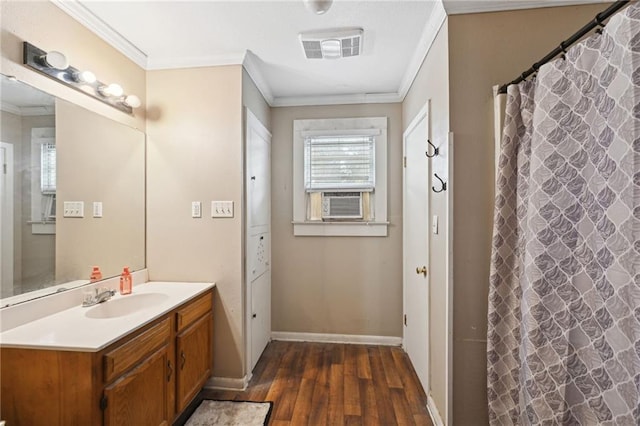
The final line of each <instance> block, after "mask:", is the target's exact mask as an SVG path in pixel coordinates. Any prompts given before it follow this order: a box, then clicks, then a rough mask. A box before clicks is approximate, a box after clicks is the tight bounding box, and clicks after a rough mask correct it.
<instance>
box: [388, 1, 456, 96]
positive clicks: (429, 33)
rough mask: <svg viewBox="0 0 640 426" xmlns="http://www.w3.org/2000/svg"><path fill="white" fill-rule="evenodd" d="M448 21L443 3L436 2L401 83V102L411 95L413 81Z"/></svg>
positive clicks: (399, 91)
mask: <svg viewBox="0 0 640 426" xmlns="http://www.w3.org/2000/svg"><path fill="white" fill-rule="evenodd" d="M446 20H447V13H446V11H445V9H444V6H443V5H442V3H441V2H436V3H435V4H434V6H433V11H432V13H431V15H430V16H429V21H427V24H426V25H425V26H424V30H423V31H422V34H421V35H420V41H418V46H417V48H416V51H415V52H414V54H413V57H412V58H411V61H410V62H409V65H408V66H407V71H406V72H405V73H404V77H403V78H402V81H401V82H400V87H399V89H398V93H399V94H400V96H401V101H403V100H404V98H405V96H407V93H409V89H410V88H411V85H412V84H413V81H414V80H415V79H416V76H417V75H418V72H420V68H421V67H422V63H423V62H424V59H425V58H426V57H427V54H428V53H429V50H431V46H432V45H433V42H434V41H435V40H436V37H437V36H438V32H439V31H440V28H441V27H442V25H443V24H444V22H445V21H446Z"/></svg>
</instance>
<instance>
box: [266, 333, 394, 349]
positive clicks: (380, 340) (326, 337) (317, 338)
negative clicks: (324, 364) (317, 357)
mask: <svg viewBox="0 0 640 426" xmlns="http://www.w3.org/2000/svg"><path fill="white" fill-rule="evenodd" d="M271 339H273V340H283V341H290V342H319V343H352V344H361V345H380V346H400V345H402V337H394V336H366V335H358V334H323V333H294V332H288V331H273V332H271Z"/></svg>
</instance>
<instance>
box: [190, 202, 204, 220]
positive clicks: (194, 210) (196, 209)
mask: <svg viewBox="0 0 640 426" xmlns="http://www.w3.org/2000/svg"><path fill="white" fill-rule="evenodd" d="M191 217H202V203H201V202H200V201H192V202H191Z"/></svg>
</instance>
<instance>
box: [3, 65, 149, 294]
mask: <svg viewBox="0 0 640 426" xmlns="http://www.w3.org/2000/svg"><path fill="white" fill-rule="evenodd" d="M0 77H1V79H2V86H1V88H0V100H1V101H2V103H1V109H0V118H1V121H0V155H1V158H0V160H1V161H0V164H1V165H2V169H1V170H0V171H2V173H1V174H0V175H1V181H0V237H1V242H2V243H1V248H0V277H1V281H0V291H1V293H0V299H1V300H0V307H4V306H7V305H9V304H14V303H19V302H22V301H25V300H29V299H31V298H33V297H42V296H45V295H47V294H52V293H54V292H57V291H61V289H68V288H71V287H76V286H79V285H83V284H86V283H88V282H89V277H90V275H91V270H92V267H94V266H98V267H99V268H100V270H101V272H102V278H108V277H113V276H116V275H119V274H120V272H121V271H122V268H123V267H124V266H129V267H130V269H131V270H139V269H143V268H144V267H145V264H144V262H145V234H144V232H145V135H144V133H142V132H140V131H139V130H136V129H133V128H131V127H128V126H126V125H124V124H122V123H118V122H116V121H113V120H111V119H108V118H106V117H103V116H101V115H99V114H96V113H94V112H91V111H89V110H87V109H84V108H81V107H79V106H77V105H73V104H71V103H69V102H66V101H63V100H61V99H56V98H54V97H52V96H51V95H49V94H47V93H44V92H42V91H39V90H37V89H34V88H33V87H31V86H29V85H27V84H25V83H22V82H19V81H16V80H15V79H11V78H8V77H6V76H4V75H2V76H0Z"/></svg>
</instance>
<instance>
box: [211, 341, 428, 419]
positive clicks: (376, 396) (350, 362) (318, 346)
mask: <svg viewBox="0 0 640 426" xmlns="http://www.w3.org/2000/svg"><path fill="white" fill-rule="evenodd" d="M199 397H201V398H205V399H227V400H234V399H235V400H246V401H273V403H274V406H273V411H272V413H271V418H270V422H269V425H271V426H284V425H291V426H293V425H296V426H297V425H313V426H316V425H331V426H334V425H365V426H370V425H384V426H387V425H389V426H391V425H430V426H431V425H432V423H431V419H430V417H429V413H428V412H427V408H426V406H427V397H426V395H425V393H424V391H423V390H422V387H421V386H420V385H419V383H418V378H417V376H416V374H415V372H414V370H413V367H412V366H411V363H410V362H409V359H408V357H407V355H406V353H405V352H404V351H403V350H402V349H401V348H398V347H389V346H368V345H345V344H333V343H301V342H278V341H273V342H271V343H269V345H268V346H267V348H266V349H265V352H264V353H263V355H262V357H261V358H260V360H259V361H258V364H257V365H256V368H255V370H254V372H253V378H252V379H251V382H250V383H249V386H248V388H247V390H245V391H244V392H238V391H217V390H208V389H205V390H203V391H202V392H201V393H200V395H199Z"/></svg>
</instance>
